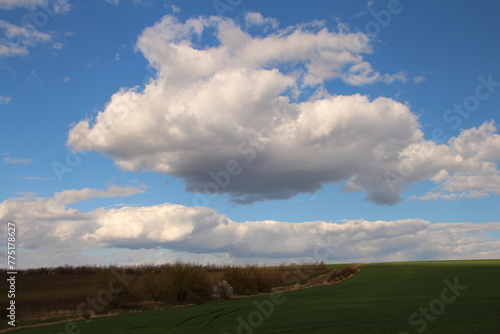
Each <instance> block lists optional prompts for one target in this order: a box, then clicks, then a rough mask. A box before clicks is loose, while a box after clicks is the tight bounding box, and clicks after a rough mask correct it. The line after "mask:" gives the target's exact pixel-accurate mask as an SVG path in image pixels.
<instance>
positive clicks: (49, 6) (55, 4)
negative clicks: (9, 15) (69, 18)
mask: <svg viewBox="0 0 500 334" xmlns="http://www.w3.org/2000/svg"><path fill="white" fill-rule="evenodd" d="M40 5H43V6H44V7H43V8H44V10H45V11H47V10H49V11H51V13H52V12H53V13H55V14H59V13H66V12H68V11H70V10H71V4H70V0H0V9H15V8H27V9H31V10H33V9H35V8H37V6H40Z"/></svg>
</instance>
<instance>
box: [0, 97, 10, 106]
mask: <svg viewBox="0 0 500 334" xmlns="http://www.w3.org/2000/svg"><path fill="white" fill-rule="evenodd" d="M11 100H12V97H10V96H3V95H0V105H7V104H9V103H10V101H11Z"/></svg>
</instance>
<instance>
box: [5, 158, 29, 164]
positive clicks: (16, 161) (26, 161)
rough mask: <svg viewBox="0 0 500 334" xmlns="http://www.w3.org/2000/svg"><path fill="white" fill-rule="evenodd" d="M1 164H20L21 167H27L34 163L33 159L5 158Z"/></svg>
mask: <svg viewBox="0 0 500 334" xmlns="http://www.w3.org/2000/svg"><path fill="white" fill-rule="evenodd" d="M3 162H5V163H8V164H21V165H27V164H31V163H33V162H34V160H33V159H15V158H11V157H5V158H3Z"/></svg>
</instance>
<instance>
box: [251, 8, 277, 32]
mask: <svg viewBox="0 0 500 334" xmlns="http://www.w3.org/2000/svg"><path fill="white" fill-rule="evenodd" d="M245 22H246V24H247V25H248V26H252V25H255V26H266V25H269V26H270V27H272V28H277V27H278V25H279V21H278V20H276V19H274V18H270V17H266V18H265V17H263V16H262V14H261V13H256V12H249V13H246V14H245Z"/></svg>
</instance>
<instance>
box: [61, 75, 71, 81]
mask: <svg viewBox="0 0 500 334" xmlns="http://www.w3.org/2000/svg"><path fill="white" fill-rule="evenodd" d="M63 81H64V82H70V81H71V77H68V76H65V77H63Z"/></svg>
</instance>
